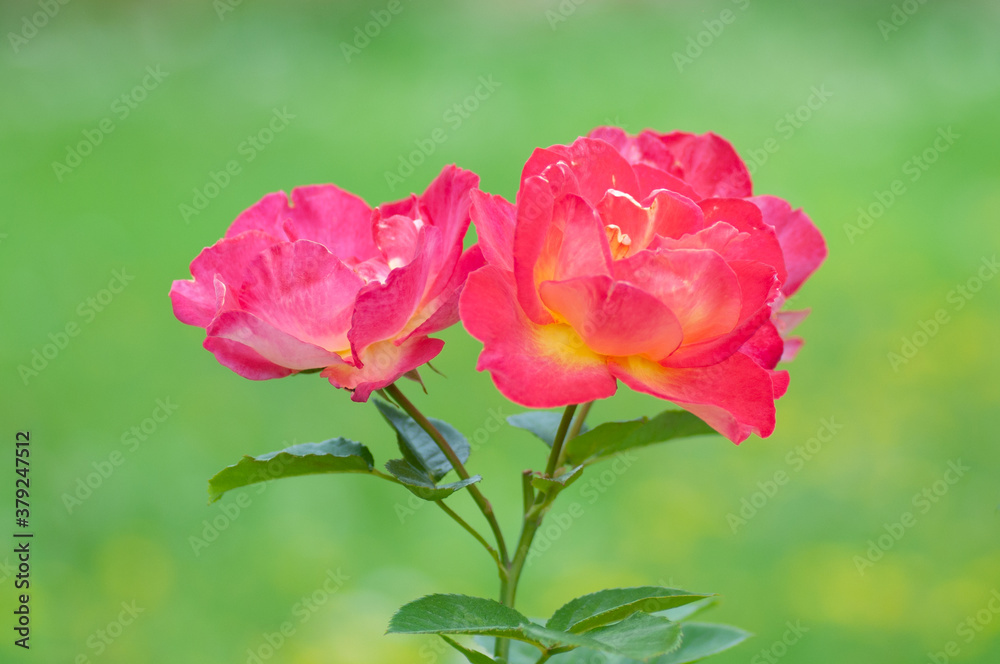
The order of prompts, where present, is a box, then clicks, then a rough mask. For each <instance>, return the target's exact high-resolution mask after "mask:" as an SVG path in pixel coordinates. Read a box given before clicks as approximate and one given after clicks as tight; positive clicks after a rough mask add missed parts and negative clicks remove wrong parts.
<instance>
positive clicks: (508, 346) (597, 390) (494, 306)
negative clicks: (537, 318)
mask: <svg viewBox="0 0 1000 664" xmlns="http://www.w3.org/2000/svg"><path fill="white" fill-rule="evenodd" d="M460 310H461V314H462V323H463V324H464V325H465V328H466V329H467V330H468V331H469V333H470V334H471V335H472V336H474V337H475V338H476V339H478V340H479V341H481V342H483V345H484V348H483V352H482V353H481V354H480V356H479V362H478V364H477V365H476V368H477V369H478V370H479V371H483V370H489V371H490V373H491V374H492V378H493V382H494V383H495V384H496V386H497V389H499V390H500V392H501V393H503V394H504V396H506V397H507V398H508V399H510V400H512V401H514V402H515V403H518V404H521V405H522V406H528V407H530V408H554V407H557V406H565V405H567V404H571V403H583V402H585V401H591V400H593V399H603V398H606V397H609V396H611V395H612V394H614V392H615V388H616V382H615V379H614V378H613V377H612V376H611V374H610V373H609V372H608V368H607V364H606V362H605V360H604V358H603V357H601V356H599V355H597V354H595V353H593V352H592V351H590V350H589V349H588V348H587V347H586V345H585V344H584V343H583V340H582V339H580V337H579V336H578V335H577V334H576V333H575V332H574V331H573V330H572V328H570V327H569V326H568V325H558V324H553V325H537V324H535V323H533V322H532V321H531V320H530V319H529V318H528V317H527V316H526V315H525V314H524V313H523V312H522V310H521V309H520V307H519V306H518V300H517V295H516V287H515V285H514V281H513V275H511V274H510V273H505V272H503V271H501V270H499V269H498V268H496V267H493V266H491V265H487V266H486V267H484V268H482V269H480V270H476V271H475V272H473V273H472V274H471V275H469V280H468V281H467V282H466V285H465V290H464V291H463V292H462V298H461V303H460Z"/></svg>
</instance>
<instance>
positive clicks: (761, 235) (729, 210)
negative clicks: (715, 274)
mask: <svg viewBox="0 0 1000 664" xmlns="http://www.w3.org/2000/svg"><path fill="white" fill-rule="evenodd" d="M698 205H699V206H700V207H701V209H702V210H703V211H704V212H705V227H706V228H711V227H712V226H713V225H714V224H716V223H718V222H725V223H726V224H729V225H730V226H733V227H734V228H736V230H738V231H740V233H745V234H746V235H745V236H740V237H738V238H734V239H732V240H731V241H730V242H729V243H728V244H727V245H726V246H725V247H720V248H718V249H716V250H717V251H719V253H721V254H722V255H723V256H725V258H726V260H753V261H761V262H763V263H767V264H768V265H771V266H772V267H774V269H775V271H776V272H777V273H778V279H779V280H780V281H781V283H782V284H784V283H785V280H786V278H787V274H788V273H787V271H786V269H785V259H784V254H783V252H782V250H781V244H780V243H779V242H778V236H777V233H775V231H774V229H773V228H771V227H770V226H769V225H768V224H766V223H764V218H763V216H762V215H761V214H760V209H759V208H758V207H757V206H756V205H754V204H753V203H750V202H748V201H744V200H740V199H737V198H709V199H706V200H704V201H701V202H700V203H698ZM710 241H711V240H709V242H710ZM713 248H714V247H713Z"/></svg>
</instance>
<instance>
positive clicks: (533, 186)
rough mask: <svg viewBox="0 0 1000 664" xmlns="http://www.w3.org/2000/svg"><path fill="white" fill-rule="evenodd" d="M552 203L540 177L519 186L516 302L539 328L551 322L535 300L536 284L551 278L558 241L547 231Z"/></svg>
mask: <svg viewBox="0 0 1000 664" xmlns="http://www.w3.org/2000/svg"><path fill="white" fill-rule="evenodd" d="M554 204H555V201H554V200H553V198H552V191H551V189H550V187H549V183H548V181H547V180H545V179H544V178H542V177H541V176H535V177H531V178H528V179H527V180H525V181H524V183H523V184H522V185H521V190H520V191H519V192H518V199H517V225H516V227H515V229H514V278H515V282H516V284H517V301H518V303H519V304H520V306H521V308H522V309H523V310H524V312H525V313H526V314H527V315H528V318H530V319H531V320H533V321H534V322H536V323H539V324H542V325H544V324H546V323H551V322H552V320H553V319H552V316H551V314H549V312H548V311H546V309H545V305H543V304H542V301H541V299H540V298H539V297H538V291H537V284H538V283H539V282H540V281H543V280H545V279H550V278H551V277H552V274H553V273H554V269H555V258H556V256H557V255H558V254H557V253H556V252H557V250H558V246H559V245H558V242H559V241H560V240H561V239H562V238H561V237H560V236H561V234H559V233H550V231H549V229H550V227H551V225H552V209H553V206H554Z"/></svg>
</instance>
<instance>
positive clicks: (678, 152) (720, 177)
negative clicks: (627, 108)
mask: <svg viewBox="0 0 1000 664" xmlns="http://www.w3.org/2000/svg"><path fill="white" fill-rule="evenodd" d="M647 133H648V134H650V135H652V136H653V137H654V138H656V139H657V140H659V141H660V142H661V143H662V144H663V145H664V146H665V147H666V148H667V152H668V154H669V157H670V159H671V161H670V162H668V163H657V164H656V166H658V167H659V168H662V169H663V170H665V171H666V172H668V173H670V174H671V175H675V176H677V177H679V178H681V179H682V180H684V181H685V182H687V183H688V184H689V185H691V186H692V187H694V188H695V190H697V191H698V193H699V194H700V195H701V198H710V197H733V198H743V197H745V196H750V195H751V194H752V193H753V185H752V184H751V182H750V171H748V170H747V167H746V165H745V164H744V163H743V160H742V159H740V156H739V154H737V152H736V150H735V149H734V148H733V146H732V144H731V143H729V141H727V140H726V139H724V138H722V137H721V136H718V135H716V134H713V133H711V132H709V133H707V134H702V135H700V136H699V135H696V134H688V133H685V132H680V131H675V132H672V133H670V134H657V133H656V132H652V131H649V130H647V131H645V132H643V134H647ZM644 156H645V157H646V158H647V159H648V158H649V155H644Z"/></svg>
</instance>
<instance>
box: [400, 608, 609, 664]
mask: <svg viewBox="0 0 1000 664" xmlns="http://www.w3.org/2000/svg"><path fill="white" fill-rule="evenodd" d="M388 632H389V633H390V634H469V635H481V636H495V637H501V638H508V639H516V640H518V641H524V642H526V643H530V644H532V645H533V646H535V647H536V648H538V649H540V650H545V649H551V648H561V647H579V646H583V647H587V648H592V649H594V650H604V651H606V652H614V653H617V652H618V651H617V650H613V649H612V647H611V646H608V645H605V644H603V643H601V642H600V641H597V640H596V639H592V638H590V637H588V636H584V635H581V634H570V633H567V632H562V631H556V630H552V629H548V628H546V627H542V626H541V625H536V624H535V623H533V622H531V621H530V620H528V619H527V618H525V617H524V616H523V615H522V614H521V613H519V612H518V611H515V610H514V609H512V608H510V607H508V606H504V605H503V604H501V603H499V602H497V601H494V600H492V599H484V598H482V597H469V596H468V595H428V596H426V597H421V598H420V599H418V600H415V601H413V602H410V603H409V604H407V605H405V606H404V607H402V608H401V609H400V610H399V611H397V612H396V615H394V616H393V617H392V620H391V621H390V622H389V630H388Z"/></svg>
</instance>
